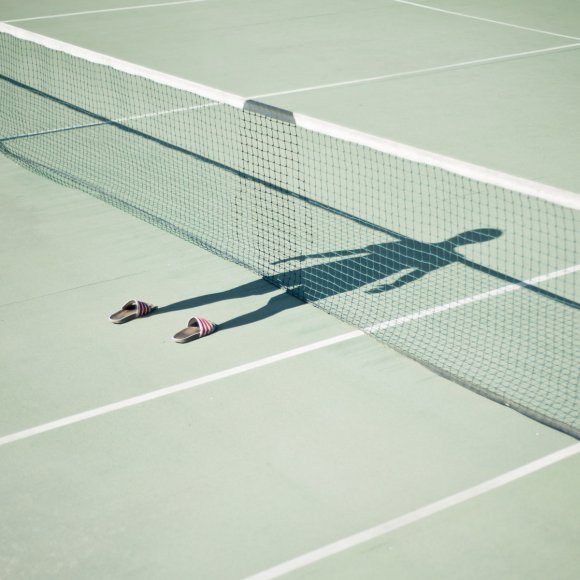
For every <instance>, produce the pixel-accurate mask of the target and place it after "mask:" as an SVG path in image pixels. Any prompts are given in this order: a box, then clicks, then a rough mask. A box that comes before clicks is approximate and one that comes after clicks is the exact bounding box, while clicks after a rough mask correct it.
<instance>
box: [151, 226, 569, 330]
mask: <svg viewBox="0 0 580 580" xmlns="http://www.w3.org/2000/svg"><path fill="white" fill-rule="evenodd" d="M501 234H502V232H501V230H498V229H493V228H482V229H475V230H470V231H466V232H463V233H461V234H458V235H456V236H454V237H452V238H450V239H448V240H444V241H442V242H436V243H428V242H421V241H418V240H414V239H412V238H406V237H402V236H401V238H400V239H399V240H396V241H392V242H386V243H382V244H371V245H369V246H366V247H363V248H354V249H346V250H336V251H331V252H322V253H318V254H305V255H301V256H293V257H291V258H286V259H284V260H279V261H277V262H274V263H273V264H272V266H280V265H282V264H288V263H291V262H294V261H296V262H298V263H299V264H301V263H303V262H306V261H311V260H323V262H319V263H314V264H311V265H305V266H300V267H294V268H290V269H285V268H282V269H281V270H280V271H279V272H275V273H272V274H271V275H269V276H266V277H265V280H266V281H264V280H253V281H252V282H249V283H246V284H242V285H240V286H238V287H236V288H232V289H229V290H224V291H221V292H215V293H211V294H206V295H203V296H197V297H194V298H189V299H186V300H181V301H179V302H175V303H173V304H169V305H166V306H164V307H161V308H159V310H158V311H157V312H158V313H159V314H163V313H166V312H173V311H177V310H190V309H194V308H198V307H203V306H207V305H208V304H214V303H216V302H221V301H223V300H233V299H239V298H247V297H250V296H261V295H267V294H270V293H271V292H273V291H276V290H277V287H282V288H285V289H286V291H287V292H288V293H289V294H291V295H293V296H295V297H296V298H299V300H300V301H301V302H314V303H316V302H317V301H319V300H323V299H326V298H330V297H332V296H336V295H339V294H342V293H345V292H351V291H355V290H362V291H363V292H364V293H365V294H367V295H369V298H370V295H377V294H383V293H386V292H389V291H392V290H395V289H397V288H401V287H403V286H405V285H407V284H411V283H413V282H416V281H417V280H419V279H421V278H423V277H424V276H426V275H427V274H429V273H431V272H434V271H436V270H439V269H441V268H444V267H446V266H449V265H450V264H454V263H462V264H465V265H468V266H472V264H473V263H472V262H469V261H468V260H466V258H465V257H464V256H463V255H462V254H460V253H459V252H458V249H459V248H461V247H463V246H466V245H471V244H480V243H485V242H489V241H492V240H495V239H497V238H499V237H500V236H501ZM466 262H467V263H466ZM474 266H475V268H476V269H478V270H481V271H482V272H484V273H486V274H490V275H492V276H494V277H496V278H499V279H501V280H503V281H506V282H510V283H513V284H518V285H520V286H521V287H522V289H526V290H531V291H533V292H536V293H539V294H540V295H542V296H544V297H546V298H550V299H552V300H555V301H557V302H560V303H562V304H565V305H567V306H571V307H573V308H578V307H580V305H579V304H578V303H577V302H573V301H572V300H568V299H566V298H563V297H561V296H558V295H556V294H553V293H551V292H548V291H546V290H543V289H541V288H538V287H537V286H533V285H530V284H528V283H526V282H525V281H521V280H517V279H515V278H513V277H511V276H508V275H505V274H502V273H500V272H495V271H494V270H491V269H489V268H486V267H484V266H479V265H478V264H474ZM472 267H473V266H472ZM267 282H270V284H268V283H267ZM301 302H299V301H296V300H293V299H292V298H290V297H289V296H288V295H287V294H278V295H276V296H274V297H272V298H271V299H270V300H269V301H268V302H267V303H266V304H265V305H263V306H261V307H260V308H258V309H257V310H255V311H253V312H249V313H245V314H243V315H241V316H238V317H236V318H233V319H231V320H228V321H227V322H225V323H222V324H220V328H221V329H222V330H223V329H231V328H236V327H239V326H242V325H244V324H250V323H253V322H256V321H259V320H263V319H265V318H268V317H270V316H273V315H275V314H277V313H279V312H281V311H283V310H288V309H289V308H293V307H296V306H300V305H301Z"/></svg>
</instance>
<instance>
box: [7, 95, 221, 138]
mask: <svg viewBox="0 0 580 580" xmlns="http://www.w3.org/2000/svg"><path fill="white" fill-rule="evenodd" d="M218 105H220V103H205V104H203V105H192V106H191V107H180V108H178V109H169V110H167V111H155V112H154V113H143V114H141V115H132V116H131V117H119V118H117V119H110V120H108V121H97V122H95V123H85V124H83V125H67V126H66V127H57V128H56V129H46V130H45V131H37V132H35V133H22V134H19V135H8V136H7V137H2V138H0V143H2V142H4V141H15V140H16V139H26V138H28V137H40V136H43V135H54V134H55V133H63V132H66V131H74V130H76V129H90V128H91V127H105V126H108V125H114V124H115V123H126V122H127V121H140V120H141V119H150V118H156V117H162V116H163V115H174V114H175V113H183V112H185V111H194V110H196V109H204V108H207V107H216V106H218ZM80 114H82V115H86V114H87V113H80Z"/></svg>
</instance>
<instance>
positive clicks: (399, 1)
mask: <svg viewBox="0 0 580 580" xmlns="http://www.w3.org/2000/svg"><path fill="white" fill-rule="evenodd" d="M392 2H396V3H397V4H408V5H409V6H416V7H417V8H425V9H426V10H433V11H435V12H442V13H443V14H451V15H453V16H461V17H462V18H470V19H472V20H481V21H482V22H489V23H490V24H499V25H501V26H509V27H510V28H518V29H519V30H527V31H529V32H539V33H540V34H548V35H549V36H557V37H559V38H570V39H572V40H580V37H578V36H569V35H568V34H559V33H557V32H550V31H549V30H540V29H539V28H530V27H528V26H520V25H519V24H512V23H511V22H503V21H501V20H492V19H491V18H482V17H481V16H472V15H471V14H464V13H463V12H454V11H452V10H444V9H443V8H436V7H435V6H427V5H425V4H418V3H417V2H409V0H392Z"/></svg>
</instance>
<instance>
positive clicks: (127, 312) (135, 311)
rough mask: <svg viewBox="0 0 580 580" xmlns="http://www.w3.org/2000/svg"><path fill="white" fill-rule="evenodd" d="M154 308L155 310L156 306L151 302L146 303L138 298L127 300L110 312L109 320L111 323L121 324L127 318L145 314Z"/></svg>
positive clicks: (127, 320)
mask: <svg viewBox="0 0 580 580" xmlns="http://www.w3.org/2000/svg"><path fill="white" fill-rule="evenodd" d="M154 310H157V306H154V305H153V304H147V302H141V301H140V300H129V302H127V303H126V304H124V305H123V307H122V308H121V310H119V311H118V312H115V313H113V314H111V316H109V320H110V321H111V322H112V323H113V324H123V323H125V322H129V320H135V318H142V317H143V316H147V315H148V314H150V313H151V312H153V311H154Z"/></svg>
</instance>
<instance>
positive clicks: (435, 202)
mask: <svg viewBox="0 0 580 580" xmlns="http://www.w3.org/2000/svg"><path fill="white" fill-rule="evenodd" d="M0 102H1V103H2V107H1V109H0V151H1V152H2V153H4V154H5V155H6V156H7V157H9V158H11V159H12V160H14V161H16V162H17V163H19V164H21V165H23V166H25V167H27V168H28V169H30V170H32V171H34V172H36V173H39V174H41V175H43V176H46V177H49V178H50V179H53V180H54V181H57V182H59V183H61V184H64V185H67V186H72V187H75V188H78V189H80V190H83V191H85V192H88V193H90V194H92V195H94V196H96V197H98V198H100V199H102V200H104V201H106V202H109V203H111V204H113V205H114V206H116V207H118V208H120V209H122V210H125V211H127V212H129V213H131V214H133V215H135V216H137V217H139V218H141V219H144V220H146V221H148V222H150V223H152V224H154V225H156V226H158V227H161V228H163V229H165V230H167V231H169V232H171V233H173V234H175V235H178V236H180V237H181V238H183V239H185V240H188V241H190V242H193V243H195V244H198V245H199V246H202V247H203V248H206V249H208V250H210V251H211V252H214V253H215V254H217V255H219V256H222V257H224V258H227V259H229V260H232V261H234V262H236V263H238V264H241V265H243V266H245V267H247V268H250V269H251V270H253V271H254V272H256V273H257V274H259V275H260V276H262V277H264V278H266V279H267V280H268V281H270V282H272V283H273V284H275V285H277V286H280V287H283V288H285V289H286V290H287V291H288V292H290V293H291V294H293V295H295V296H297V297H298V298H300V299H301V300H303V301H305V302H309V303H311V304H313V305H315V306H317V307H319V308H321V309H323V310H324V311H326V312H328V313H330V314H333V315H335V316H337V317H338V318H340V319H342V320H344V321H346V322H348V323H350V324H353V325H355V326H357V327H358V328H360V329H363V330H364V331H365V332H367V333H369V334H371V335H373V336H375V337H376V338H378V339H380V340H381V341H384V342H385V343H386V344H388V345H389V346H391V347H393V348H395V349H397V350H399V351H401V352H403V353H405V354H407V355H408V356H410V357H412V358H414V359H416V360H418V361H420V362H421V363H423V364H425V365H427V366H428V367H430V368H432V369H434V370H435V371H436V372H438V373H440V374H442V375H443V376H445V377H448V378H450V379H452V380H454V381H456V382H458V383H460V384H462V385H464V386H466V387H468V388H470V389H472V390H474V391H476V392H478V393H480V394H483V395H485V396H487V397H489V398H491V399H493V400H496V401H498V402H501V403H503V404H506V405H509V406H511V407H513V408H515V409H516V410H518V411H520V412H522V413H524V414H527V415H528V416H531V417H533V418H535V419H537V420H539V421H541V422H543V423H545V424H547V425H550V426H553V427H555V428H558V429H560V430H562V431H564V432H566V433H569V434H571V435H573V436H575V437H580V404H579V391H580V386H579V383H578V367H577V361H578V360H580V351H579V347H578V344H577V341H575V338H576V337H575V328H577V326H575V325H577V323H578V317H579V303H578V300H579V296H578V289H577V284H576V281H577V280H578V277H579V276H580V264H579V262H580V259H579V252H578V233H577V232H578V231H579V227H578V226H579V215H580V201H579V197H578V196H577V195H576V194H574V193H570V192H565V191H562V190H557V189H555V188H551V187H548V186H544V185H540V184H537V183H534V182H529V181H525V180H522V179H519V178H516V177H512V176H508V175H504V174H500V173H497V172H494V171H491V170H488V169H484V168H480V167H476V166H473V165H470V164H466V163H462V162H459V161H457V160H453V159H449V158H446V157H442V156H439V155H436V154H433V153H429V152H425V151H421V150H419V149H415V148H412V147H408V146H405V145H402V144H399V143H395V142H391V141H388V140H386V139H381V138H377V137H374V136H371V135H367V134H364V133H360V132H357V131H353V130H350V129H346V128H343V127H340V126H337V125H333V124H330V123H326V122H323V121H320V120H317V119H313V118H311V117H308V116H305V115H300V114H297V113H291V112H289V111H285V110H282V109H278V108H275V107H272V106H270V105H267V104H263V103H259V102H256V101H253V100H246V99H243V98H241V97H238V96H236V95H231V94H229V93H225V92H223V91H219V90H215V89H211V88H208V87H205V86H203V85H199V84H196V83H192V82H189V81H185V80H182V79H178V78H176V77H172V76H169V75H165V74H163V73H159V72H156V71H152V70H149V69H146V68H143V67H140V66H137V65H133V64H130V63H126V62H124V61H120V60H118V59H114V58H111V57H107V56H104V55H101V54H98V53H94V52H92V51H88V50H85V49H81V48H79V47H74V46H71V45H68V44H66V43H63V42H60V41H57V40H54V39H50V38H47V37H44V36H40V35H37V34H34V33H31V32H28V31H24V30H21V29H18V28H15V27H12V26H10V25H7V24H0Z"/></svg>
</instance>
